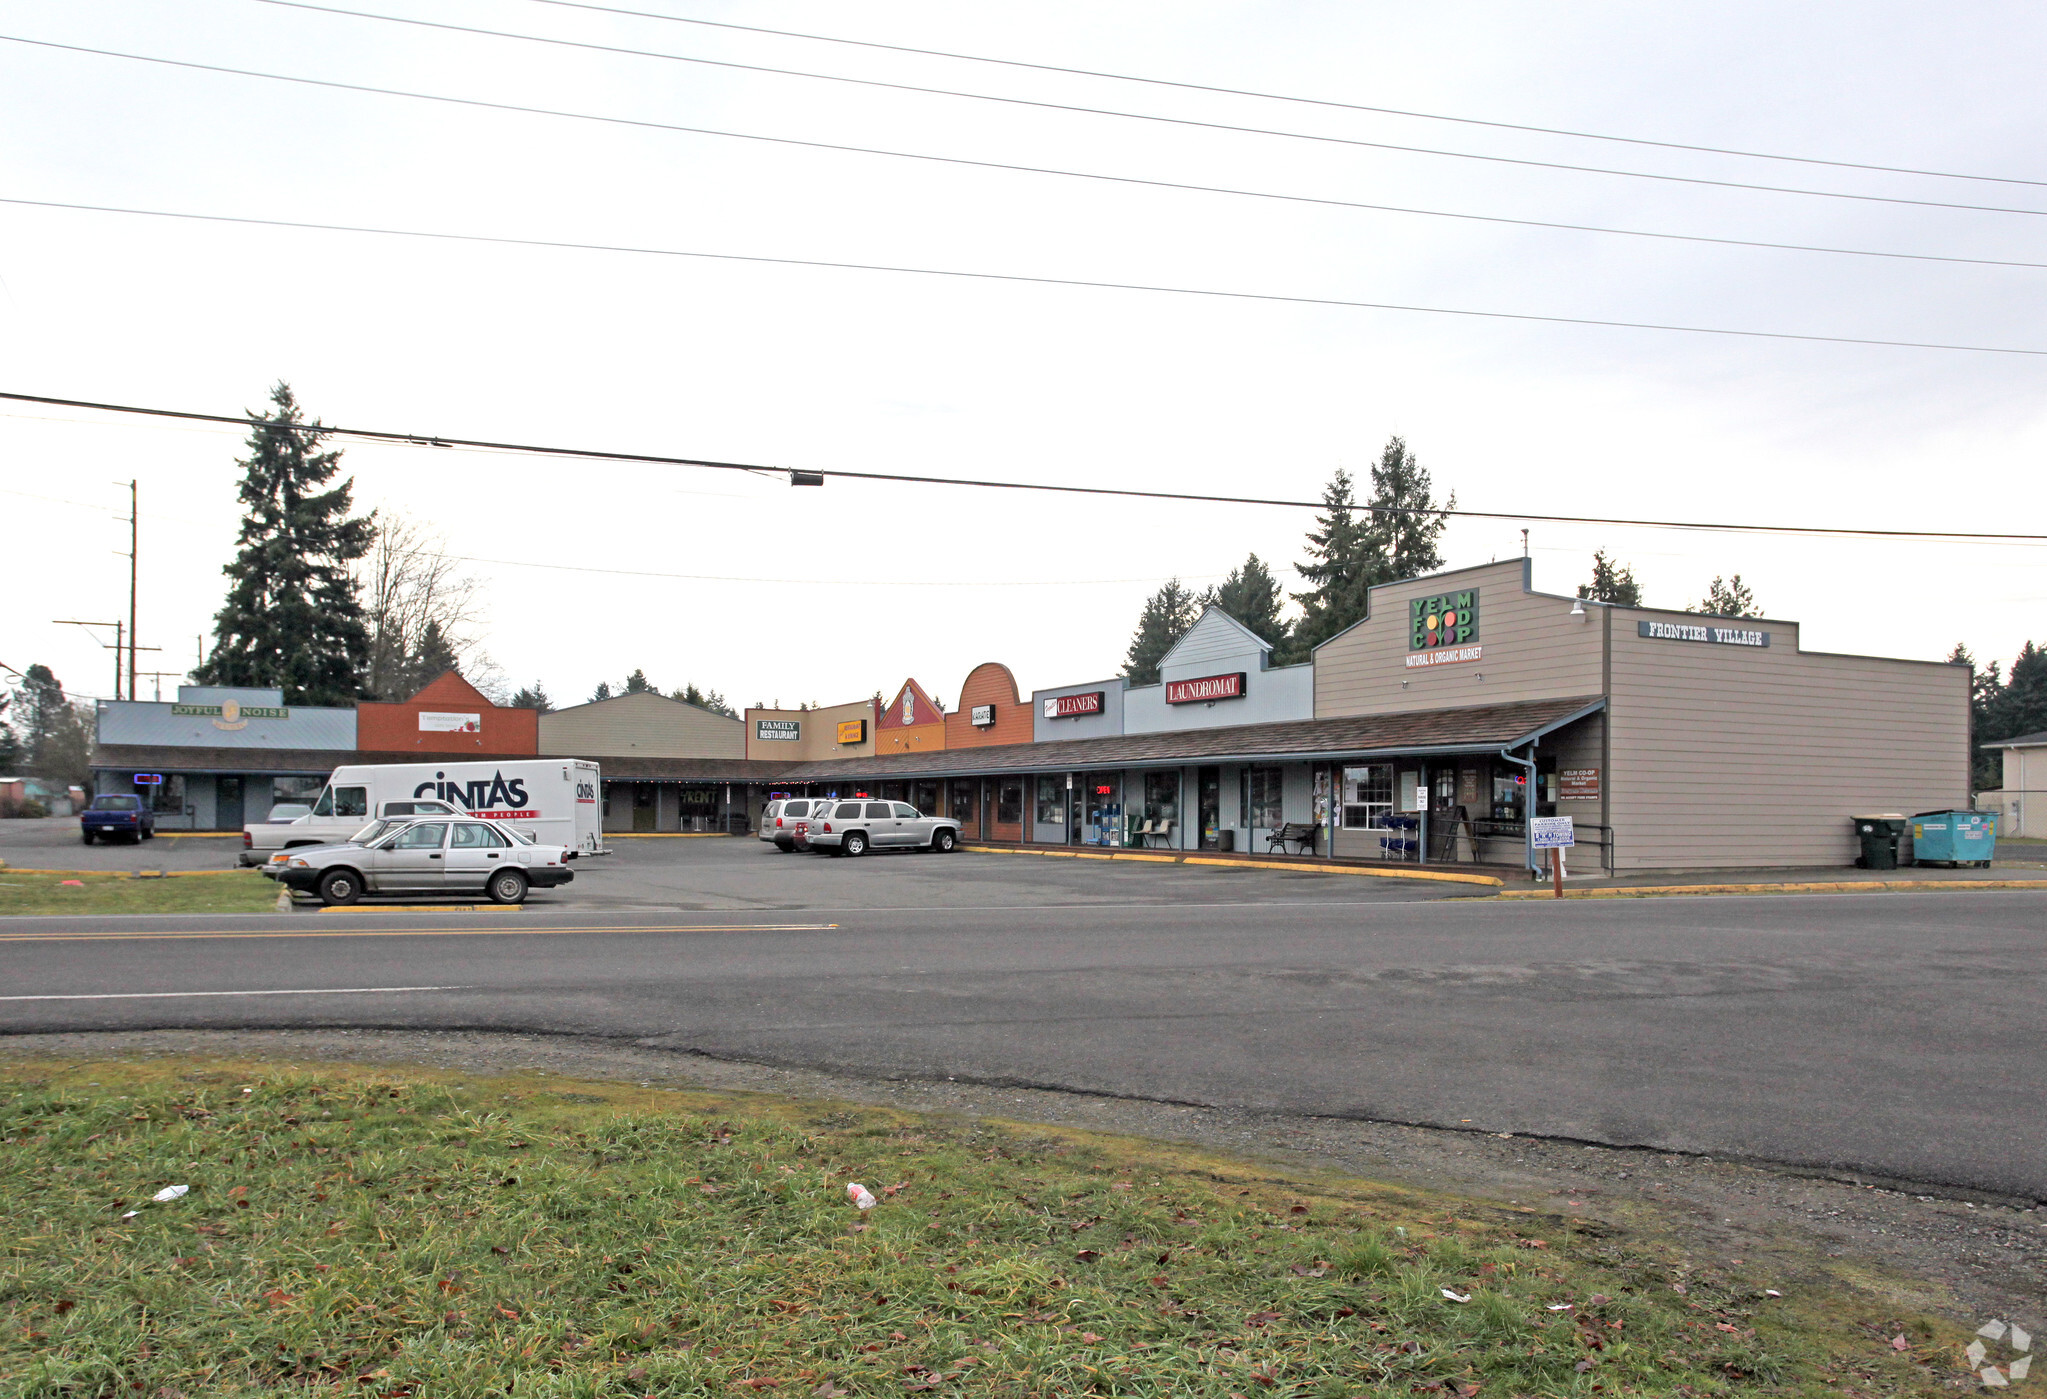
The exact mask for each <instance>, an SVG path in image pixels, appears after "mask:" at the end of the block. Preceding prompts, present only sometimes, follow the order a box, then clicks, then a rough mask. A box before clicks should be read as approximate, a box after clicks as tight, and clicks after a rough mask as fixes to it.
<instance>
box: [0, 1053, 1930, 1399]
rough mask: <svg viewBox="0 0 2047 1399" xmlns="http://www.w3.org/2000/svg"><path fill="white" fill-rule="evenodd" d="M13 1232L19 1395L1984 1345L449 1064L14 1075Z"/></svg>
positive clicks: (1429, 1200)
mask: <svg viewBox="0 0 2047 1399" xmlns="http://www.w3.org/2000/svg"><path fill="white" fill-rule="evenodd" d="M853 1180H857V1181H859V1182H861V1183H863V1184H864V1185H865V1186H866V1187H867V1188H868V1189H869V1190H870V1191H871V1192H873V1194H875V1195H876V1196H878V1197H879V1203H878V1205H877V1206H876V1207H875V1208H874V1209H872V1210H870V1211H866V1212H861V1211H858V1210H856V1209H854V1208H853V1207H851V1205H850V1204H849V1203H848V1201H847V1197H846V1184H847V1182H848V1181H853ZM172 1185H188V1186H190V1187H191V1190H190V1193H189V1194H187V1195H185V1196H184V1197H183V1198H181V1199H177V1200H174V1201H170V1202H167V1203H155V1202H153V1201H152V1198H151V1197H152V1196H153V1195H154V1194H155V1193H156V1192H157V1191H158V1190H160V1189H162V1188H163V1187H166V1186H172ZM0 1220H4V1225H0V1316H4V1317H6V1318H8V1320H7V1321H6V1322H5V1324H4V1326H0V1389H4V1392H5V1393H6V1394H8V1395H20V1396H30V1397H31V1399H56V1397H57V1396H66V1399H70V1397H71V1396H82V1395H92V1396H106V1397H107V1399H112V1396H127V1395H133V1394H141V1395H146V1396H152V1397H153V1399H196V1397H197V1396H201V1395H204V1396H223V1395H225V1396H241V1395H251V1396H253V1395H259V1394H260V1395H274V1394H292V1395H299V1394H307V1395H313V1394H325V1395H339V1394H352V1395H364V1396H381V1399H430V1396H443V1395H445V1396H481V1395H506V1396H522V1397H523V1396H561V1399H568V1397H569V1396H579V1397H580V1399H599V1397H600V1396H618V1397H619V1399H627V1397H628V1396H632V1397H633V1399H637V1396H644V1395H661V1396H670V1395H744V1394H749V1393H750V1394H763V1393H778V1394H780V1395H784V1396H786V1395H806V1396H818V1399H841V1397H842V1396H853V1395H862V1396H864V1395H906V1394H923V1393H931V1394H937V1395H945V1396H949V1395H983V1394H985V1395H1047V1396H1050V1395H1095V1394H1099V1395H1136V1396H1168V1395H1171V1396H1214V1399H1238V1397H1241V1396H1252V1395H1257V1396H1275V1397H1276V1396H1281V1395H1286V1396H1316V1399H1337V1396H1345V1395H1355V1394H1383V1395H1394V1394H1398V1395H1404V1396H1413V1395H1415V1394H1418V1393H1419V1394H1423V1395H1434V1396H1437V1399H1475V1396H1477V1395H1479V1394H1481V1393H1484V1394H1487V1395H1499V1396H1502V1397H1503V1399H1504V1396H1509V1395H1559V1396H1562V1395H1574V1396H1581V1395H1582V1396H1593V1395H1604V1396H1618V1395H1622V1394H1629V1395H1634V1394H1641V1395H1663V1394H1668V1395H1676V1396H1683V1397H1684V1399H1696V1396H1708V1395H1734V1394H1750V1393H1766V1392H1767V1393H1772V1394H1809V1395H1819V1394H1822V1393H1824V1394H1829V1395H1843V1394H1848V1395H1892V1394H1900V1395H1902V1394H1932V1393H1934V1392H1935V1391H1936V1390H1940V1389H1948V1388H1952V1387H1953V1385H1954V1384H1955V1382H1956V1381H1957V1379H1958V1377H1959V1376H1960V1375H1962V1374H1964V1373H1965V1372H1963V1371H1960V1370H1959V1369H1958V1368H1957V1367H1958V1366H1959V1365H1960V1363H1961V1361H1960V1346H1961V1344H1962V1343H1964V1342H1966V1340H1967V1339H1968V1338H1967V1336H1966V1335H1965V1334H1963V1333H1962V1332H1961V1331H1960V1329H1959V1328H1956V1327H1953V1326H1951V1325H1949V1324H1947V1323H1944V1322H1939V1321H1935V1320H1932V1319H1929V1318H1926V1317H1921V1316H1913V1315H1901V1314H1899V1312H1898V1311H1897V1309H1896V1307H1895V1306H1894V1305H1893V1304H1890V1303H1887V1302H1883V1301H1880V1300H1877V1299H1875V1298H1874V1297H1872V1296H1869V1295H1866V1294H1862V1293H1849V1292H1846V1291H1843V1290H1840V1289H1837V1288H1831V1287H1830V1286H1829V1285H1825V1284H1823V1283H1821V1282H1814V1283H1812V1284H1810V1285H1803V1286H1800V1285H1793V1284H1791V1283H1788V1282H1785V1281H1784V1280H1782V1279H1763V1278H1758V1277H1751V1276H1744V1275H1743V1274H1742V1272H1741V1270H1740V1269H1739V1268H1738V1267H1735V1266H1733V1265H1732V1264H1731V1263H1730V1262H1729V1261H1728V1260H1718V1261H1717V1262H1706V1261H1701V1260H1697V1259H1689V1258H1685V1257H1682V1256H1678V1255H1676V1254H1673V1253H1670V1252H1669V1251H1668V1250H1667V1249H1663V1247H1662V1246H1661V1245H1639V1246H1631V1245H1630V1244H1629V1243H1628V1242H1627V1241H1626V1240H1625V1239H1622V1238H1616V1237H1615V1236H1613V1235H1612V1234H1611V1233H1608V1235H1607V1236H1606V1237H1598V1236H1595V1235H1594V1234H1592V1233H1588V1232H1587V1230H1586V1226H1585V1224H1584V1223H1583V1222H1579V1223H1578V1224H1576V1225H1575V1226H1574V1225H1573V1223H1572V1221H1570V1220H1568V1219H1565V1218H1562V1217H1546V1216H1538V1215H1533V1214H1518V1213H1514V1212H1509V1211H1504V1210H1501V1209H1498V1208H1496V1207H1492V1206H1482V1205H1475V1204H1470V1203H1468V1202H1459V1201H1455V1200H1452V1199H1448V1198H1445V1197H1438V1196H1430V1195H1425V1194H1419V1193H1416V1192H1411V1191H1404V1190H1399V1189H1394V1188H1391V1187H1385V1186H1379V1185H1374V1184H1371V1183H1368V1182H1361V1181H1355V1180H1348V1179H1342V1178H1321V1179H1308V1180H1301V1179H1292V1180H1288V1179H1275V1178H1273V1177H1272V1175H1271V1174H1270V1172H1269V1170H1267V1169H1266V1168H1263V1167H1259V1166H1256V1165H1251V1164H1246V1163H1242V1162H1233V1161H1228V1160H1220V1159H1216V1158H1213V1157H1207V1156H1202V1155H1198V1154H1195V1153H1193V1152H1190V1151H1184V1150H1179V1149H1176V1148H1173V1147H1170V1146H1164V1145H1159V1144H1155V1143H1144V1142H1134V1141H1129V1140H1125V1139H1117V1138H1107V1137H1101V1136H1095V1135H1090V1134H1086V1133H1081V1132H1074V1131H1064V1130H1056V1129H1047V1128H1042V1127H1021V1126H1016V1125H1008V1124H1003V1123H999V1122H990V1121H962V1120H937V1119H925V1118H918V1117H913V1116H910V1115H907V1114H903V1113H898V1112H892V1111H886V1110H878V1109H861V1108H847V1107H844V1106H840V1105H832V1104H809V1103H791V1102H787V1101H784V1100H779V1099H766V1098H757V1097H750V1096H742V1095H712V1094H685V1093H672V1092H665V1091H659V1090H648V1089H636V1088H631V1087H622V1086H618V1085H609V1084H604V1085H600V1084H583V1083H575V1084H571V1083H567V1082H564V1081H559V1080H541V1079H530V1080H529V1079H511V1080H486V1081H483V1082H461V1081H458V1080H457V1079H456V1078H455V1077H454V1076H453V1075H438V1074H433V1073H429V1072H427V1071H419V1072H403V1073H393V1072H390V1071H385V1070H371V1069H352V1068H347V1067H332V1066H322V1067H320V1068H317V1069H298V1068H289V1067H281V1066H264V1065H255V1064H246V1063H232V1062H229V1063H223V1062H218V1061H197V1060H178V1059H152V1060H149V1061H146V1062H143V1063H139V1064H138V1063H132V1062H100V1063H96V1064H94V1063H84V1064H81V1063H78V1062H75V1061H66V1062H64V1063H61V1064H60V1063H40V1064H39V1063H14V1064H11V1065H8V1066H7V1068H6V1069H5V1071H4V1074H0ZM1659 1250H1661V1251H1659ZM1766 1284H1769V1285H1776V1286H1777V1288H1778V1290H1779V1291H1781V1292H1783V1293H1784V1294H1785V1295H1784V1296H1782V1297H1772V1296H1769V1295H1767V1293H1766V1292H1765V1290H1764V1289H1765V1285H1766ZM1448 1294H1454V1295H1455V1298H1458V1299H1462V1298H1468V1299H1469V1300H1468V1301H1465V1300H1453V1297H1452V1296H1451V1295H1448ZM1894 1337H1902V1338H1903V1343H1902V1346H1900V1345H1899V1344H1898V1343H1896V1342H1894V1340H1893V1338H1894Z"/></svg>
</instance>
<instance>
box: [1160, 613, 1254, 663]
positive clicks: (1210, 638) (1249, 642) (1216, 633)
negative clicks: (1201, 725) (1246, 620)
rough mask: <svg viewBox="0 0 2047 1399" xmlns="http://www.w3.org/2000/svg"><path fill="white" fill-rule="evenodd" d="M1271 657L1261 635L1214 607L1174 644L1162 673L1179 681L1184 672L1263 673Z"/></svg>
mask: <svg viewBox="0 0 2047 1399" xmlns="http://www.w3.org/2000/svg"><path fill="white" fill-rule="evenodd" d="M1271 654H1272V648H1271V647H1270V646H1268V645H1266V644H1265V642H1264V641H1262V640H1261V639H1260V638H1259V636H1258V633H1256V632H1254V631H1252V630H1251V629H1250V628H1249V627H1247V626H1245V625H1244V624H1243V623H1242V622H1239V621H1238V620H1237V619H1236V618H1234V617H1232V616H1231V615H1230V614H1229V613H1227V612H1225V611H1223V610H1222V609H1221V608H1220V607H1213V606H1211V607H1210V608H1208V609H1207V610H1206V611H1204V612H1203V613H1202V614H1201V620H1200V621H1198V622H1196V623H1195V624H1194V625H1193V626H1191V627H1189V628H1188V629H1187V634H1186V635H1184V636H1182V637H1181V638H1180V639H1179V640H1178V641H1176V642H1174V643H1173V649H1172V650H1170V651H1168V652H1166V654H1165V657H1164V658H1163V659H1162V660H1160V662H1159V672H1160V674H1161V675H1163V676H1165V678H1167V679H1178V678H1179V677H1180V676H1181V675H1182V674H1183V673H1192V674H1203V675H1205V674H1208V673H1210V672H1213V671H1224V670H1245V671H1253V670H1263V669H1265V667H1266V664H1267V662H1268V660H1269V659H1270V657H1271Z"/></svg>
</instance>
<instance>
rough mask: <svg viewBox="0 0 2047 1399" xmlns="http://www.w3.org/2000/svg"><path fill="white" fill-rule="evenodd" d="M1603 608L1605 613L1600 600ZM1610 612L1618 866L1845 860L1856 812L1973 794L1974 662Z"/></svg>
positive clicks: (1764, 625)
mask: <svg viewBox="0 0 2047 1399" xmlns="http://www.w3.org/2000/svg"><path fill="white" fill-rule="evenodd" d="M1600 610H1601V611H1606V610H1607V609H1600ZM1645 620H1646V621H1663V622H1673V621H1674V622H1683V623H1691V624H1702V623H1703V624H1708V625H1713V624H1719V625H1725V622H1724V621H1723V620H1722V619H1717V618H1705V617H1696V616H1691V615H1688V614H1686V613H1682V612H1659V611H1649V610H1643V609H1635V608H1614V609H1612V610H1611V621H1610V622H1609V623H1608V624H1607V625H1608V626H1610V628H1611V631H1612V683H1611V686H1610V688H1609V692H1608V693H1609V696H1610V698H1609V701H1608V703H1609V706H1610V708H1609V715H1608V722H1609V724H1610V725H1611V732H1612V743H1611V755H1612V761H1611V767H1612V771H1611V773H1610V774H1608V778H1609V787H1608V790H1609V793H1610V803H1611V806H1610V809H1611V811H1612V813H1613V824H1614V825H1615V826H1616V827H1617V828H1618V830H1619V841H1620V846H1619V855H1620V867H1621V868H1622V869H1668V868H1689V869H1702V868H1703V869H1711V868H1720V867H1730V866H1750V867H1754V866H1770V865H1776V866H1799V865H1814V866H1823V865H1845V864H1848V863H1850V862H1851V861H1852V860H1853V859H1854V857H1855V844H1854V841H1853V840H1852V839H1851V831H1850V827H1849V822H1848V818H1849V817H1850V816H1853V815H1855V814H1857V813H1858V812H1869V811H1897V812H1902V813H1904V814H1906V815H1911V814H1912V813H1914V812H1918V811H1929V810H1934V809H1937V808H1944V807H1958V806H1967V805H1968V804H1969V668H1968V667H1967V666H1956V665H1948V664H1946V663H1944V662H1940V661H1899V660H1889V659H1884V658H1879V657H1874V656H1836V655H1827V654H1819V653H1811V652H1806V651H1802V650H1800V649H1799V644H1798V641H1799V635H1798V634H1799V627H1798V624H1797V623H1796V622H1781V621H1772V620H1768V619H1754V620H1749V621H1744V622H1743V623H1741V625H1743V626H1745V627H1750V628H1753V629H1755V630H1758V631H1764V632H1767V633H1769V635H1770V644H1769V645H1768V646H1767V647H1750V646H1729V645H1715V644H1705V643H1698V642H1686V641H1669V640H1660V639H1656V638H1650V637H1643V636H1640V635H1638V630H1639V629H1638V625H1637V624H1638V623H1639V622H1641V621H1645Z"/></svg>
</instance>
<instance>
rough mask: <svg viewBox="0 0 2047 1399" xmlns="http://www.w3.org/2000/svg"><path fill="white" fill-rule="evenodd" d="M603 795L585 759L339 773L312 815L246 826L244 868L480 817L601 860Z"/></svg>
mask: <svg viewBox="0 0 2047 1399" xmlns="http://www.w3.org/2000/svg"><path fill="white" fill-rule="evenodd" d="M602 790H603V783H602V780H601V778H600V776H599V773H598V768H597V764H595V763H593V762H589V761H588V760H586V759H582V758H525V759H517V760H514V761H510V762H483V763H448V762H442V763H393V764H387V765H375V766H370V765H365V766H359V767H339V768H336V769H334V775H333V776H331V777H329V778H328V779H327V786H326V788H325V789H324V790H323V791H322V792H321V793H320V799H319V800H318V801H317V802H315V803H314V804H313V809H312V811H311V812H310V813H309V814H307V815H305V816H301V817H299V818H298V819H297V820H295V821H292V822H289V823H286V824H283V825H272V824H270V823H269V822H267V821H252V822H250V823H249V824H248V825H246V826H244V827H243V828H242V853H241V862H242V863H243V864H244V865H261V864H265V863H267V862H268V861H269V859H270V857H271V856H272V855H274V854H276V853H277V852H278V851H280V850H290V849H292V848H293V847H295V846H301V845H330V844H334V843H336V842H340V841H346V840H347V839H348V838H349V837H350V836H352V835H354V834H355V833H356V832H357V831H359V830H361V829H362V828H363V827H364V826H366V825H368V824H369V823H370V822H371V821H372V820H375V819H379V818H383V817H390V816H399V817H406V816H481V817H484V818H486V819H488V820H492V821H497V822H501V823H503V824H504V825H506V826H508V827H510V828H511V829H512V830H514V831H516V832H519V833H520V834H521V835H524V836H530V837H532V838H533V839H535V840H538V841H539V842H540V843H542V844H544V845H559V846H563V847H564V848H566V849H569V850H573V851H575V852H576V853H577V854H579V855H602V854H605V853H607V852H606V851H605V849H604V837H603V832H602V829H601V828H602V825H603V818H602V816H601V814H600V813H601V812H602V806H601V801H602V797H601V792H602Z"/></svg>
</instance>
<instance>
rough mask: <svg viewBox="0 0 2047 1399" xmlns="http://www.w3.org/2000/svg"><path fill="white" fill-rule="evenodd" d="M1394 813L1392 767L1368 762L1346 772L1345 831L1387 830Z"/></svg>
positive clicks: (1344, 774)
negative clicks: (1391, 814) (1387, 818)
mask: <svg viewBox="0 0 2047 1399" xmlns="http://www.w3.org/2000/svg"><path fill="white" fill-rule="evenodd" d="M1392 810H1393V764H1391V763H1367V764H1366V765H1365V766H1363V767H1355V768H1345V769H1344V770H1343V828H1344V829H1345V830H1347V831H1373V830H1380V829H1383V828H1384V827H1385V824H1386V817H1387V816H1388V815H1389V814H1390V813H1391V812H1392Z"/></svg>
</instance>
